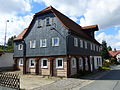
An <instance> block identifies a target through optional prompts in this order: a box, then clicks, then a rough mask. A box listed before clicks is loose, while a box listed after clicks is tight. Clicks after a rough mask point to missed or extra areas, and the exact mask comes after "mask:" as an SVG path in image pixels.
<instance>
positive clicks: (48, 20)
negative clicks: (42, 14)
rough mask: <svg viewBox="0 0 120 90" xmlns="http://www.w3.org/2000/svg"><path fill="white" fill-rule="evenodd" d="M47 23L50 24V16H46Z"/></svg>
mask: <svg viewBox="0 0 120 90" xmlns="http://www.w3.org/2000/svg"><path fill="white" fill-rule="evenodd" d="M46 25H50V18H49V17H47V18H46Z"/></svg>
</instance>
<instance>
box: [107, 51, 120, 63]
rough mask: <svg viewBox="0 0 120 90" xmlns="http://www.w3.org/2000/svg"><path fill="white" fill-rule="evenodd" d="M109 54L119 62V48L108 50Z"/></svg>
mask: <svg viewBox="0 0 120 90" xmlns="http://www.w3.org/2000/svg"><path fill="white" fill-rule="evenodd" d="M109 55H110V56H111V57H114V58H116V59H117V62H120V50H115V51H109Z"/></svg>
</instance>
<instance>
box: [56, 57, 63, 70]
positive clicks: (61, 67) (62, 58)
mask: <svg viewBox="0 0 120 90" xmlns="http://www.w3.org/2000/svg"><path fill="white" fill-rule="evenodd" d="M58 60H62V66H58ZM63 66H64V62H63V58H56V68H63Z"/></svg>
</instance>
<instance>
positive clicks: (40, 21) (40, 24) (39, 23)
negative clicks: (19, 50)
mask: <svg viewBox="0 0 120 90" xmlns="http://www.w3.org/2000/svg"><path fill="white" fill-rule="evenodd" d="M41 26H42V19H38V28H40V27H41Z"/></svg>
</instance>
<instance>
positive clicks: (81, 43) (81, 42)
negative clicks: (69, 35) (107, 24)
mask: <svg viewBox="0 0 120 90" xmlns="http://www.w3.org/2000/svg"><path fill="white" fill-rule="evenodd" d="M80 47H81V48H83V40H80Z"/></svg>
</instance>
